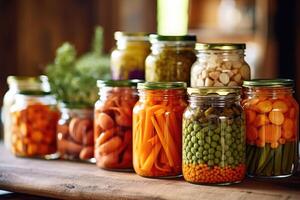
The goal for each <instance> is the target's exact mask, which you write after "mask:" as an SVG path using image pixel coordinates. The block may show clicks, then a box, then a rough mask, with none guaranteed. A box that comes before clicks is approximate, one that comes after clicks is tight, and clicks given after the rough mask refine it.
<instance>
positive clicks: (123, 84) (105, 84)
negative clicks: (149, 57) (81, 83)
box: [97, 79, 144, 88]
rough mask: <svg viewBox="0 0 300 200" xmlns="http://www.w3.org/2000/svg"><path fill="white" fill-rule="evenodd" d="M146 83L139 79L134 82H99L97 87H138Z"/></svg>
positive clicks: (133, 80)
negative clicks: (139, 84)
mask: <svg viewBox="0 0 300 200" xmlns="http://www.w3.org/2000/svg"><path fill="white" fill-rule="evenodd" d="M142 82H144V81H143V80H139V79H132V80H97V86H98V87H99V88H101V87H137V84H138V83H142Z"/></svg>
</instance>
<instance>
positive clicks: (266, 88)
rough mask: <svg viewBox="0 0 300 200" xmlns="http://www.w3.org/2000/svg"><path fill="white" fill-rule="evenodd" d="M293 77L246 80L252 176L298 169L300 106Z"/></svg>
mask: <svg viewBox="0 0 300 200" xmlns="http://www.w3.org/2000/svg"><path fill="white" fill-rule="evenodd" d="M293 83H294V82H293V80H290V79H272V80H266V79H265V80H251V81H244V84H243V86H244V88H243V89H244V100H243V107H244V110H245V112H246V124H247V129H246V133H247V165H248V169H247V172H248V175H249V176H251V177H287V176H290V175H292V174H293V173H294V172H295V171H296V170H297V165H298V156H299V153H298V134H299V129H298V124H299V119H298V117H299V105H298V103H297V102H296V100H295V99H294V98H293V93H294V90H293Z"/></svg>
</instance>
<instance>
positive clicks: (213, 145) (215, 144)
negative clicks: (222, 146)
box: [210, 141, 218, 148]
mask: <svg viewBox="0 0 300 200" xmlns="http://www.w3.org/2000/svg"><path fill="white" fill-rule="evenodd" d="M210 146H212V147H214V148H216V146H218V144H217V143H216V142H214V141H212V142H211V144H210Z"/></svg>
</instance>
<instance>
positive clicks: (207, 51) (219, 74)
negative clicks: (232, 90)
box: [191, 43, 251, 87]
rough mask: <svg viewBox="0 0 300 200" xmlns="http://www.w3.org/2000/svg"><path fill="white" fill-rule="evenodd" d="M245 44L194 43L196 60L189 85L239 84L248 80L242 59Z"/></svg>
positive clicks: (247, 66) (246, 67)
mask: <svg viewBox="0 0 300 200" xmlns="http://www.w3.org/2000/svg"><path fill="white" fill-rule="evenodd" d="M245 48H246V45H245V44H226V43H225V44H217V43H211V44H203V43H197V44H196V51H197V57H198V59H197V61H196V62H195V63H194V64H193V66H192V70H191V87H198V86H209V87H211V86H215V87H222V86H241V85H242V83H243V80H250V75H251V73H250V67H249V65H248V64H247V63H246V61H245V60H244V56H245V55H244V50H245Z"/></svg>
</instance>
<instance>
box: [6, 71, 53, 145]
mask: <svg viewBox="0 0 300 200" xmlns="http://www.w3.org/2000/svg"><path fill="white" fill-rule="evenodd" d="M7 84H8V87H9V90H8V91H7V92H6V93H5V95H4V98H3V106H2V113H1V114H2V117H1V119H2V122H3V128H4V144H5V146H6V147H7V148H10V147H11V134H12V133H11V127H12V126H11V113H10V109H11V106H12V105H13V104H14V102H15V95H16V94H18V93H20V92H25V91H28V92H29V91H36V90H42V91H46V92H49V91H50V86H49V83H48V79H47V77H46V76H33V77H31V76H8V77H7Z"/></svg>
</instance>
